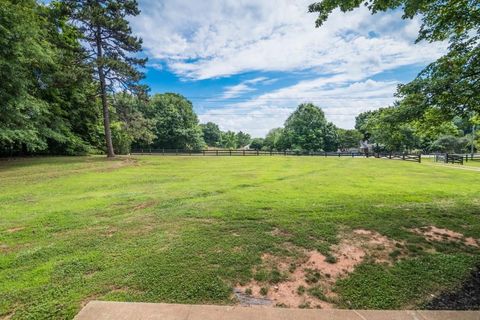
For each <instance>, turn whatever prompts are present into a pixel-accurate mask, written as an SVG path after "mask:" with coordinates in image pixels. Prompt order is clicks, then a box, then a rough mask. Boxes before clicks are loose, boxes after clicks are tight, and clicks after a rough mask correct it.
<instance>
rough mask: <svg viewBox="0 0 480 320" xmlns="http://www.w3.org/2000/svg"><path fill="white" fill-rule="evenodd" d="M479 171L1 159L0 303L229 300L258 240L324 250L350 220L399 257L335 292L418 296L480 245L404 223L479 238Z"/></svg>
mask: <svg viewBox="0 0 480 320" xmlns="http://www.w3.org/2000/svg"><path fill="white" fill-rule="evenodd" d="M479 178H480V177H479V173H477V172H473V171H466V170H453V169H449V168H443V167H433V166H428V165H421V164H416V163H407V162H401V161H389V160H380V159H350V158H341V159H337V158H335V159H333V158H327V159H325V158H317V157H211V158H202V157H149V156H144V157H138V158H120V159H116V160H113V161H112V160H106V159H104V158H100V157H73V158H37V159H19V160H14V161H2V162H0V181H1V182H2V183H1V184H0V217H1V219H0V250H1V255H0V316H2V315H3V316H6V315H12V316H13V318H19V319H43V318H58V319H62V318H71V317H72V316H73V315H74V314H75V313H76V312H78V310H79V309H80V307H81V306H82V304H84V303H86V302H88V301H89V300H92V299H105V300H119V301H149V302H177V303H218V304H231V303H234V301H233V296H232V286H234V285H235V284H236V283H244V282H248V281H249V280H250V279H252V278H253V277H255V276H257V277H258V274H261V273H262V270H260V271H258V267H259V266H260V265H261V262H262V261H261V255H262V254H263V253H271V254H273V255H278V256H282V255H285V256H289V255H290V256H291V255H295V254H296V253H295V252H294V251H292V250H290V249H289V248H290V246H295V247H298V248H306V249H316V250H319V251H320V252H322V253H324V254H328V253H329V250H330V247H331V246H332V245H333V244H335V243H338V241H339V236H340V235H341V234H342V233H345V232H347V233H348V232H349V231H351V230H353V229H356V228H364V229H370V230H375V231H377V232H380V233H381V234H383V235H386V236H388V237H390V238H392V239H395V240H399V241H404V242H405V248H404V250H406V251H407V252H408V256H407V257H406V258H405V259H402V260H398V261H396V262H395V263H394V264H393V265H391V266H387V265H377V264H373V263H371V262H368V261H367V262H365V263H364V264H362V265H361V266H359V267H358V268H357V269H356V270H355V272H354V273H353V274H351V275H350V276H349V277H348V278H346V279H343V280H340V281H339V282H338V283H337V286H336V291H337V292H338V294H339V302H338V305H339V306H340V307H355V308H385V309H390V308H410V307H419V306H422V305H424V304H425V303H426V302H427V300H428V299H429V297H430V295H431V294H437V293H439V292H440V291H444V290H448V289H454V288H455V287H456V286H458V285H459V284H460V283H461V282H462V281H463V279H464V278H465V277H467V276H468V275H469V273H470V270H471V269H472V268H473V267H474V265H475V264H477V263H478V262H479V261H480V259H479V254H480V252H479V250H478V249H476V248H471V247H467V246H465V245H463V244H459V243H445V242H428V241H426V240H425V239H424V238H422V237H421V236H419V235H418V234H415V233H412V232H410V231H409V230H408V229H410V228H413V227H422V226H429V225H435V226H438V227H443V228H448V229H451V230H454V231H457V232H460V233H462V234H464V235H465V236H471V237H476V238H478V237H479V234H480V184H479V183H478V181H479ZM255 268H257V274H254V272H253V271H252V270H254V269H255ZM265 272H267V270H265ZM270 276H271V275H268V274H267V275H266V277H267V278H268V277H270ZM271 278H273V277H271Z"/></svg>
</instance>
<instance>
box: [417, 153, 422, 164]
mask: <svg viewBox="0 0 480 320" xmlns="http://www.w3.org/2000/svg"><path fill="white" fill-rule="evenodd" d="M418 163H422V154H419V155H418Z"/></svg>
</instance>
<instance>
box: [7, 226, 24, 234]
mask: <svg viewBox="0 0 480 320" xmlns="http://www.w3.org/2000/svg"><path fill="white" fill-rule="evenodd" d="M24 229H25V227H14V228H10V229H7V232H8V233H14V232H18V231H22V230H24Z"/></svg>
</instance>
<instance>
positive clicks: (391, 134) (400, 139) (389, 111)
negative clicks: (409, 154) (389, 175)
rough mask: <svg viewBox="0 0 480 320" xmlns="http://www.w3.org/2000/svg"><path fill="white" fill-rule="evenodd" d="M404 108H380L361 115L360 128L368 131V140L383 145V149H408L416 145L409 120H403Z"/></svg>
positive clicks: (416, 139) (416, 138)
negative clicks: (366, 114)
mask: <svg viewBox="0 0 480 320" xmlns="http://www.w3.org/2000/svg"><path fill="white" fill-rule="evenodd" d="M406 113H408V112H405V110H403V109H402V108H401V107H400V106H398V105H397V106H393V107H389V108H382V109H379V110H376V111H375V112H370V113H368V117H362V119H363V120H362V121H363V123H362V130H364V132H366V133H368V134H367V135H368V136H369V141H370V142H371V143H375V144H377V145H380V146H382V147H383V149H384V150H385V151H408V150H412V149H414V148H416V147H417V146H418V140H419V139H418V136H416V135H415V130H414V129H413V127H412V125H411V123H410V122H409V121H405V117H406Z"/></svg>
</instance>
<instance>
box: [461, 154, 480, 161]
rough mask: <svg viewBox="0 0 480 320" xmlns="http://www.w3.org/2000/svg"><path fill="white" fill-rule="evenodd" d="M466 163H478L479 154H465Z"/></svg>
mask: <svg viewBox="0 0 480 320" xmlns="http://www.w3.org/2000/svg"><path fill="white" fill-rule="evenodd" d="M468 161H480V154H466V155H465V162H468Z"/></svg>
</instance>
